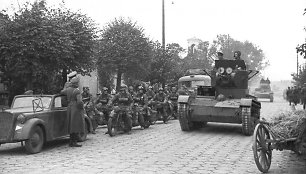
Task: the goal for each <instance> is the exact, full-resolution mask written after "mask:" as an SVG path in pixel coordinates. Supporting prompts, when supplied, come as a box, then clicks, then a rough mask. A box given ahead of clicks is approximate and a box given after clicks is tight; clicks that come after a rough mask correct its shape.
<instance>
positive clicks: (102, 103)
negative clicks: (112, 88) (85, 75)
mask: <svg viewBox="0 0 306 174" xmlns="http://www.w3.org/2000/svg"><path fill="white" fill-rule="evenodd" d="M111 99H112V95H110V94H108V93H106V92H103V93H102V94H100V95H99V97H98V98H97V100H96V105H97V107H98V110H100V111H101V112H103V115H104V118H105V120H106V121H108V118H109V110H108V108H107V103H108V102H109V101H110V100H111Z"/></svg>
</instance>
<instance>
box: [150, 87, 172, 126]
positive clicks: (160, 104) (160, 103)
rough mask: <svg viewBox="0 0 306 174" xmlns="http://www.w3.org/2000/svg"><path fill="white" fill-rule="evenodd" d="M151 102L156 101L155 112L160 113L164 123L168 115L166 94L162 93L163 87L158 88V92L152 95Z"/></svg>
mask: <svg viewBox="0 0 306 174" xmlns="http://www.w3.org/2000/svg"><path fill="white" fill-rule="evenodd" d="M152 100H153V102H154V103H156V109H157V113H159V114H161V116H162V117H163V121H164V123H165V124H166V123H167V121H168V116H167V115H166V107H165V104H166V102H167V96H166V94H165V93H164V89H163V88H159V89H158V93H157V94H155V96H154V97H153V99H152Z"/></svg>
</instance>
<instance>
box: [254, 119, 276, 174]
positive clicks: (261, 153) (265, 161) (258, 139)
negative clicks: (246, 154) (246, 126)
mask: <svg viewBox="0 0 306 174" xmlns="http://www.w3.org/2000/svg"><path fill="white" fill-rule="evenodd" d="M253 138H254V140H253V141H254V142H253V146H252V149H253V153H254V160H255V163H256V166H257V168H258V170H260V171H261V172H263V173H267V172H268V170H269V169H270V166H271V159H272V149H271V148H270V147H271V142H268V141H267V140H270V134H269V131H268V129H267V128H266V127H265V126H263V125H262V124H257V126H256V128H255V132H254V136H253Z"/></svg>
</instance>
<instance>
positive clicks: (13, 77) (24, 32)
mask: <svg viewBox="0 0 306 174" xmlns="http://www.w3.org/2000/svg"><path fill="white" fill-rule="evenodd" d="M2 15H6V16H9V15H7V14H5V13H3V12H2ZM3 30H4V32H2V33H1V34H0V38H1V42H0V63H1V67H0V68H1V71H3V72H4V74H5V76H6V77H7V78H8V79H9V81H10V84H11V85H12V86H14V88H11V87H9V89H11V92H12V94H15V93H14V91H16V89H17V88H18V90H17V91H24V90H25V86H26V89H34V88H39V89H41V90H43V91H44V92H50V91H52V92H55V91H57V92H58V91H59V89H60V88H61V83H63V82H62V81H65V80H66V74H67V72H68V71H71V70H77V71H78V72H80V73H89V72H91V71H92V70H93V68H94V66H93V65H94V60H93V46H94V44H95V42H96V41H95V37H96V35H95V34H96V31H95V27H94V24H93V22H92V20H91V19H90V18H88V17H87V16H86V15H83V14H81V13H79V12H77V13H76V12H72V11H70V10H68V9H66V8H65V7H64V6H62V7H61V8H58V9H52V8H49V7H47V5H46V3H45V1H43V0H41V1H36V2H34V3H33V4H27V5H25V6H24V7H23V8H21V9H20V10H19V11H18V12H15V14H14V15H13V16H9V22H8V23H7V25H6V26H4V28H3ZM56 83H58V84H56Z"/></svg>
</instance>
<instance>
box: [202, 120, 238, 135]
mask: <svg viewBox="0 0 306 174" xmlns="http://www.w3.org/2000/svg"><path fill="white" fill-rule="evenodd" d="M197 131H198V132H201V133H205V134H207V133H209V134H216V133H217V134H224V135H241V136H244V135H243V134H242V131H241V124H229V123H208V124H207V125H206V126H205V127H204V128H201V129H199V130H197Z"/></svg>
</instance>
